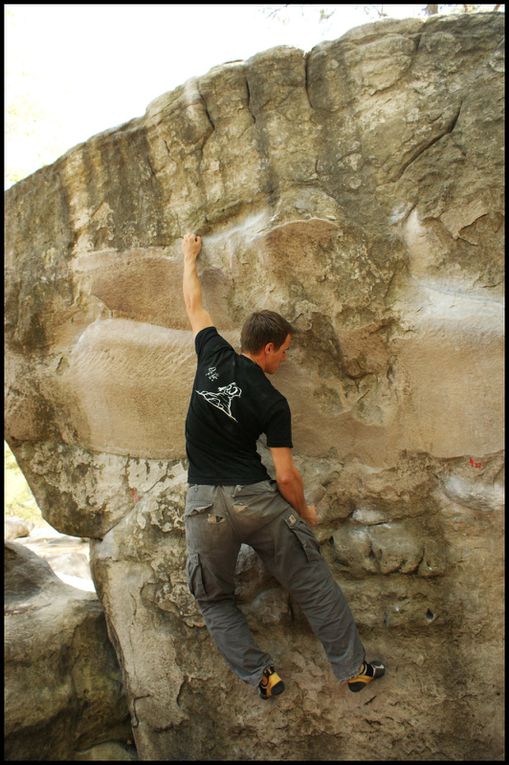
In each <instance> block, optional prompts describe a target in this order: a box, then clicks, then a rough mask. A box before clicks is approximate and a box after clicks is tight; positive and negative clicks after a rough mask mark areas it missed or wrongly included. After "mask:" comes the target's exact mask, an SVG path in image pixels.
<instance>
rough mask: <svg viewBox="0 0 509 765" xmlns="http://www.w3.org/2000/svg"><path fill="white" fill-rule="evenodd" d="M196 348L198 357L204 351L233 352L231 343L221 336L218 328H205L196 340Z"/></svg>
mask: <svg viewBox="0 0 509 765" xmlns="http://www.w3.org/2000/svg"><path fill="white" fill-rule="evenodd" d="M194 346H195V349H196V353H197V354H198V356H200V354H201V353H203V352H204V351H207V352H208V351H217V350H220V349H221V348H224V349H227V350H230V349H231V350H232V351H233V348H232V346H231V345H230V343H229V342H228V341H227V340H225V338H224V337H223V336H222V335H220V334H219V332H218V331H217V328H216V327H205V329H202V330H200V331H199V332H198V333H197V335H196V337H195V338H194Z"/></svg>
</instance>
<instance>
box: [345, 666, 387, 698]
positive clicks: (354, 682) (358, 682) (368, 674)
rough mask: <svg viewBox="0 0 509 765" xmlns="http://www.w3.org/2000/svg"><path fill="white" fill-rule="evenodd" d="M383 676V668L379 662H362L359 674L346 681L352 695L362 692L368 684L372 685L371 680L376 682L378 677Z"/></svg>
mask: <svg viewBox="0 0 509 765" xmlns="http://www.w3.org/2000/svg"><path fill="white" fill-rule="evenodd" d="M384 674H385V666H384V665H383V664H382V662H381V661H371V662H367V661H363V662H362V665H361V668H360V669H359V673H358V674H357V675H355V677H351V678H350V680H348V681H347V682H348V687H349V688H350V690H351V691H353V692H354V693H357V692H358V691H362V689H363V688H365V687H366V685H367V684H368V683H372V682H373V680H378V678H379V677H383V676H384Z"/></svg>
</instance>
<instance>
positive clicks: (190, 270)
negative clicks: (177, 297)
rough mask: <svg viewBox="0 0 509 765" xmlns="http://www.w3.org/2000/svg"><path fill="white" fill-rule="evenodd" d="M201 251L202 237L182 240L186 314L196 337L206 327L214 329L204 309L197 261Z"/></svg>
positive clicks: (193, 236)
mask: <svg viewBox="0 0 509 765" xmlns="http://www.w3.org/2000/svg"><path fill="white" fill-rule="evenodd" d="M200 251H201V236H196V234H186V235H185V236H184V238H183V240H182V252H183V253H184V277H183V281H182V289H183V292H184V302H185V304H186V312H187V315H188V317H189V321H190V322H191V328H192V330H193V332H194V334H195V335H197V334H198V332H200V331H201V330H202V329H205V328H206V327H213V326H214V322H213V321H212V319H211V317H210V314H209V312H208V311H207V310H206V309H205V308H204V307H203V302H202V294H201V284H200V280H199V278H198V271H197V269H196V261H197V260H198V255H199V254H200Z"/></svg>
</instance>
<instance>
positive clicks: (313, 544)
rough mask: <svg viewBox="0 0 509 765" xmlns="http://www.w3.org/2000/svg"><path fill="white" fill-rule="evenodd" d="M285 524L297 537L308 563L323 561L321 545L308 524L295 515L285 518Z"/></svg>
mask: <svg viewBox="0 0 509 765" xmlns="http://www.w3.org/2000/svg"><path fill="white" fill-rule="evenodd" d="M285 523H286V525H287V526H288V528H289V529H290V531H291V532H292V533H293V534H294V535H295V536H296V537H297V539H298V541H299V543H300V545H301V547H302V549H303V551H304V554H305V556H306V558H307V559H308V561H309V562H311V561H315V560H321V559H322V553H321V552H320V543H319V542H318V540H317V538H316V537H315V535H314V534H313V532H312V531H311V529H310V528H309V527H308V526H307V524H306V523H305V522H304V521H303V520H301V519H300V518H296V517H295V515H293V513H292V514H291V515H289V516H288V518H285Z"/></svg>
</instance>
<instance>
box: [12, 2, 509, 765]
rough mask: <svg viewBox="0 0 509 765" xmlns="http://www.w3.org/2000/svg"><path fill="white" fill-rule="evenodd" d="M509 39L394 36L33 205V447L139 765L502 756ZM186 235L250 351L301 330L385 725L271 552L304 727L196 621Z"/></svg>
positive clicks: (25, 258) (124, 146)
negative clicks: (116, 669)
mask: <svg viewBox="0 0 509 765" xmlns="http://www.w3.org/2000/svg"><path fill="white" fill-rule="evenodd" d="M503 22H504V19H503V17H502V16H501V15H498V14H492V13H482V14H477V15H475V14H474V15H470V14H468V15H463V16H452V17H435V18H431V19H429V20H427V21H419V20H414V19H412V20H404V21H385V22H380V23H376V24H369V25H366V26H363V27H360V28H357V29H354V30H352V31H350V32H348V33H347V34H346V35H344V36H343V37H342V38H340V39H339V40H336V41H333V42H327V43H322V44H320V45H318V46H317V47H316V48H314V49H313V50H311V51H310V52H309V53H307V54H304V53H303V52H302V51H300V50H296V49H293V48H276V49H273V50H270V51H267V52H265V53H261V54H259V55H257V56H255V57H253V58H252V59H250V60H249V61H247V62H233V63H230V64H226V65H223V66H219V67H216V68H215V69H212V70H211V71H210V72H209V73H208V74H207V75H204V76H203V77H200V78H199V79H194V80H191V81H189V82H187V83H185V84H184V85H183V86H182V87H180V88H178V89H177V90H175V91H173V92H171V93H167V94H165V95H163V96H161V97H160V98H159V99H157V100H156V101H154V102H153V103H151V104H150V105H149V107H148V109H147V112H146V114H145V116H144V117H143V118H140V119H135V120H132V121H131V122H129V123H127V124H126V125H124V126H122V127H120V128H117V129H115V130H111V131H108V132H106V133H102V134H100V135H98V136H95V137H93V138H91V139H90V140H89V141H87V142H86V143H84V144H82V145H80V146H78V147H76V148H75V149H73V150H72V151H70V152H68V153H67V154H66V155H65V156H64V157H62V158H61V159H60V160H58V161H57V162H56V163H54V164H53V165H52V166H51V167H48V168H44V169H42V170H40V171H39V172H37V173H35V174H34V175H33V176H31V177H30V178H28V179H26V180H25V181H22V182H21V183H19V184H17V185H16V186H14V187H13V188H12V189H10V190H9V191H8V192H7V195H6V197H7V203H6V205H7V206H6V216H7V227H6V268H7V279H6V282H7V301H6V306H7V307H6V319H7V325H6V326H7V330H6V341H7V342H6V349H7V364H6V438H7V440H8V442H9V444H10V446H11V448H12V450H13V451H14V453H15V455H16V459H17V461H18V463H19V464H20V466H21V467H22V469H23V471H24V473H25V475H26V476H27V479H28V481H29V483H30V486H31V488H32V491H33V492H34V495H35V497H36V498H37V501H38V502H39V504H40V506H41V509H42V513H43V515H44V517H45V518H46V519H47V520H48V521H49V522H50V523H51V524H52V525H53V526H55V527H56V528H57V529H59V530H60V531H62V532H64V533H68V534H71V535H75V536H84V537H89V538H91V539H92V540H93V541H92V545H91V563H92V570H93V576H94V580H95V584H96V588H97V591H98V594H99V597H100V599H101V601H102V603H103V605H104V608H105V611H106V615H107V619H108V625H109V633H110V635H111V637H112V640H113V641H114V644H115V648H116V651H117V655H118V657H119V661H120V662H121V664H122V666H123V669H124V673H125V677H126V683H127V690H128V700H129V707H130V712H131V721H132V724H133V729H134V733H135V738H136V744H137V748H138V752H139V755H140V757H141V758H142V759H160V760H172V759H175V760H177V759H183V760H184V759H332V760H348V759H351V760H356V759H359V757H360V756H362V757H365V758H367V759H401V760H409V759H440V758H445V759H465V758H474V759H479V760H483V759H500V758H501V757H503V754H502V747H503V738H502V737H503V733H502V720H503V716H502V701H501V693H502V684H501V669H502V648H501V642H502V611H501V607H500V603H501V602H502V549H501V545H500V542H499V540H500V535H501V530H502V514H501V503H502V471H503V432H502V382H503V381H502V334H503V329H502V327H503V324H502V300H503V297H502V295H503V293H502V271H503V256H502V242H503V228H502V224H503V102H504V90H503V88H504V76H503V54H504V37H503ZM188 230H191V231H196V232H197V233H199V234H201V235H202V236H203V242H204V246H203V254H202V256H201V258H200V263H201V273H202V282H203V288H204V293H205V298H206V303H207V307H208V309H209V310H210V312H211V314H212V316H213V317H214V320H215V322H216V324H217V326H218V328H219V330H220V331H221V332H222V333H224V335H225V336H226V337H227V338H228V339H229V340H230V341H231V342H233V343H234V344H235V345H237V343H238V337H239V329H240V327H241V325H242V322H243V320H244V319H245V317H246V316H247V315H248V314H249V313H250V312H251V311H252V310H254V309H257V308H260V307H265V308H271V309H275V310H277V311H280V312H281V313H283V314H284V315H285V316H287V318H288V319H289V320H291V321H292V322H294V323H296V325H297V326H298V327H299V328H300V330H301V334H300V336H299V338H298V340H297V341H296V343H295V346H294V350H293V352H292V358H291V360H289V361H288V362H287V364H286V367H283V368H282V370H281V372H280V373H278V376H277V378H275V379H274V383H275V384H276V385H277V386H278V387H279V388H280V389H281V391H282V392H283V393H284V394H285V395H286V396H287V397H288V399H289V402H290V405H291V408H292V411H293V427H294V444H295V456H296V461H297V463H298V465H299V466H300V468H301V470H302V472H303V474H304V478H305V482H306V486H307V488H308V495H309V496H308V498H309V500H310V501H311V500H314V501H316V502H318V503H319V504H318V507H319V511H320V516H321V519H322V520H321V524H320V526H319V527H318V535H319V538H320V540H321V542H322V549H323V554H324V555H325V556H326V557H327V559H328V560H329V561H330V565H331V568H332V570H333V572H334V575H335V576H336V578H337V580H338V582H339V583H340V584H341V586H342V588H343V589H344V591H345V593H346V594H347V596H348V599H349V602H350V604H351V607H352V610H353V612H354V614H355V617H356V619H357V622H358V624H359V627H360V631H361V634H362V637H363V639H364V642H365V643H366V645H367V647H368V650H369V654H370V655H371V656H374V655H375V654H376V655H378V656H381V657H383V658H384V659H385V660H386V662H387V665H388V671H387V676H386V678H385V679H384V680H383V681H382V682H381V683H379V684H377V686H376V687H374V688H373V689H369V690H366V691H365V692H364V693H363V694H359V697H357V696H355V697H354V696H353V694H348V691H347V690H345V689H344V688H342V687H338V686H337V685H336V683H335V681H334V679H333V676H332V673H331V672H330V670H329V667H328V665H327V662H326V660H325V657H324V654H323V651H322V649H321V646H320V645H319V644H317V642H316V639H315V638H314V637H313V635H312V633H311V631H310V629H309V627H308V625H307V623H306V622H305V620H304V619H303V618H302V615H301V614H300V613H299V611H298V609H297V608H296V606H295V604H293V603H291V602H290V601H289V599H288V596H287V594H286V593H285V592H284V591H282V590H281V589H280V588H279V586H278V585H277V583H276V582H275V581H274V580H272V579H270V577H268V576H267V575H266V574H265V573H264V571H263V570H262V569H261V567H260V564H259V561H258V560H257V558H256V556H255V554H254V553H253V552H252V551H250V549H249V548H247V547H246V548H243V549H242V554H241V556H240V558H239V566H238V598H239V602H240V604H241V606H242V608H244V609H245V611H246V614H247V616H248V619H249V620H250V622H251V623H252V625H253V629H254V630H255V632H256V634H257V637H258V639H259V642H260V644H261V645H262V646H265V647H266V648H267V650H269V651H272V652H273V654H274V657H275V659H276V660H277V664H278V667H279V668H280V670H281V673H282V674H283V675H284V677H285V680H286V682H287V687H288V690H287V692H286V693H285V694H284V695H283V696H282V697H281V698H280V699H278V701H277V703H276V704H263V703H262V702H261V701H259V700H257V698H256V696H255V694H254V693H253V689H252V688H251V687H248V686H246V685H243V684H242V683H241V682H240V681H238V680H237V679H236V678H235V677H234V676H233V675H232V674H231V673H230V672H229V671H228V670H226V669H225V667H224V664H223V662H222V660H221V658H220V657H219V655H218V654H217V652H216V650H215V648H214V646H213V644H212V643H211V640H210V638H209V636H208V634H207V632H206V629H205V628H204V627H203V622H202V620H201V617H200V614H199V612H198V611H197V610H196V607H195V604H194V601H193V600H192V598H191V596H190V594H189V592H188V590H187V587H186V581H185V566H184V561H185V543H184V532H183V519H182V514H183V503H184V495H185V477H186V472H185V469H186V465H185V444H184V419H185V414H186V410H187V403H188V399H189V394H190V386H191V382H192V379H193V375H194V365H195V359H194V350H193V341H192V335H191V332H190V330H189V326H188V323H187V320H186V316H185V311H184V306H183V301H182V297H181V277H182V259H181V253H180V238H181V237H182V235H183V234H184V233H185V232H186V231H188ZM260 450H261V452H262V454H263V455H264V458H267V459H268V454H267V450H266V448H265V447H264V445H263V443H260Z"/></svg>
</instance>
